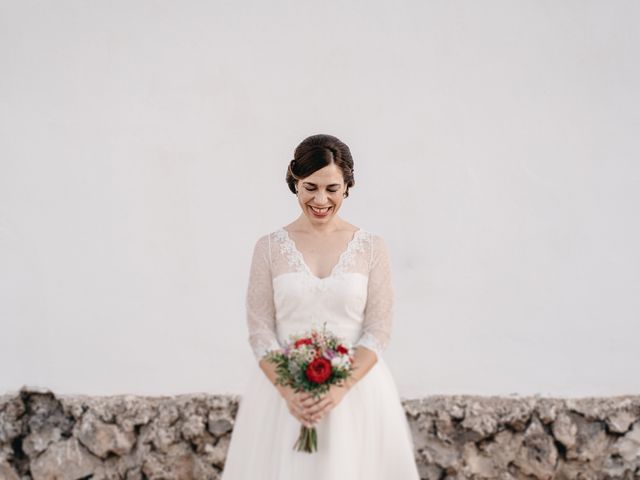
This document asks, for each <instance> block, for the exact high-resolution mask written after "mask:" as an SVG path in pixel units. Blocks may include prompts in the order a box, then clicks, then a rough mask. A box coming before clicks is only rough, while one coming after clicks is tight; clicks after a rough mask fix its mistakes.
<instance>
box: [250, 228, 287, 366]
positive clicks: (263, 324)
mask: <svg viewBox="0 0 640 480" xmlns="http://www.w3.org/2000/svg"><path fill="white" fill-rule="evenodd" d="M270 243H271V239H270V237H269V235H264V236H262V237H260V238H259V239H258V241H257V242H256V244H255V246H254V248H253V257H252V259H251V268H250V271H249V285H248V286H247V295H246V310H247V326H248V329H249V344H250V345H251V349H252V350H253V354H254V356H255V357H256V359H257V360H258V361H260V360H261V359H262V357H263V356H264V355H265V354H266V353H267V352H268V351H270V350H273V349H278V348H280V344H279V342H278V338H277V336H276V314H275V304H274V301H273V282H272V278H271V247H270Z"/></svg>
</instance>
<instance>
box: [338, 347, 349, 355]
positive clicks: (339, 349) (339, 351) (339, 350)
mask: <svg viewBox="0 0 640 480" xmlns="http://www.w3.org/2000/svg"><path fill="white" fill-rule="evenodd" d="M336 350H337V351H338V353H341V354H343V355H344V354H346V353H349V350H347V349H346V348H344V347H343V346H342V345H338V348H336Z"/></svg>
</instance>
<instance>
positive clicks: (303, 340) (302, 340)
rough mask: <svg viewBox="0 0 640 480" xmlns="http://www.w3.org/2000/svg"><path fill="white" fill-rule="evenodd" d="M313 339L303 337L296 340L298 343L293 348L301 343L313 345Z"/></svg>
mask: <svg viewBox="0 0 640 480" xmlns="http://www.w3.org/2000/svg"><path fill="white" fill-rule="evenodd" d="M311 344H312V341H311V339H310V338H301V339H300V340H296V343H295V345H294V347H293V348H298V347H299V346H300V345H311Z"/></svg>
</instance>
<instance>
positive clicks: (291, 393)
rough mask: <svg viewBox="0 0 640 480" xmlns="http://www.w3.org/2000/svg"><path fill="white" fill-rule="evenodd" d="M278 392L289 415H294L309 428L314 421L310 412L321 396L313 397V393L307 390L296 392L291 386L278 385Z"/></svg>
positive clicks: (320, 399)
mask: <svg viewBox="0 0 640 480" xmlns="http://www.w3.org/2000/svg"><path fill="white" fill-rule="evenodd" d="M278 390H279V391H280V394H281V395H282V397H283V398H284V399H285V401H286V402H287V407H288V408H289V412H290V413H291V415H293V416H294V417H296V418H297V419H298V420H299V421H300V423H302V424H303V425H304V426H305V427H307V428H311V427H313V424H314V423H315V422H316V420H314V418H313V415H312V412H313V411H314V410H313V409H316V410H317V408H316V405H318V403H319V402H321V401H322V398H319V399H315V398H314V397H313V395H311V394H310V393H307V392H296V391H295V390H293V388H291V387H279V388H278Z"/></svg>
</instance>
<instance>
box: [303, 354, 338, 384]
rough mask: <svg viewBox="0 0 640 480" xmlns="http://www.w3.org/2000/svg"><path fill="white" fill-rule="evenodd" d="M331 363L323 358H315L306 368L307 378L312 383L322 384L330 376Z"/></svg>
mask: <svg viewBox="0 0 640 480" xmlns="http://www.w3.org/2000/svg"><path fill="white" fill-rule="evenodd" d="M331 371H332V369H331V362H330V361H329V360H327V359H326V358H324V357H320V358H316V359H314V360H313V361H312V362H311V363H309V366H308V367H307V372H306V373H307V378H308V379H309V380H310V381H312V382H313V383H323V382H325V381H326V380H327V379H328V378H329V377H330V376H331Z"/></svg>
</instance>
